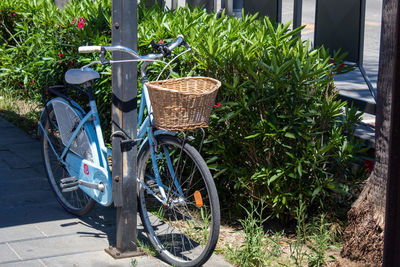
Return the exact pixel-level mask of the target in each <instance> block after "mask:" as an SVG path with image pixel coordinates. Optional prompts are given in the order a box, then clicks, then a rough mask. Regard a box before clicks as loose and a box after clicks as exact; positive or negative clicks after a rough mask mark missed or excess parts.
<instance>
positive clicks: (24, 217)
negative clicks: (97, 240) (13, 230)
mask: <svg viewBox="0 0 400 267" xmlns="http://www.w3.org/2000/svg"><path fill="white" fill-rule="evenodd" d="M70 218H72V215H70V214H69V213H67V212H66V211H64V209H63V208H62V207H61V206H60V204H58V203H57V202H56V201H54V200H52V201H51V202H41V203H37V204H35V205H32V204H31V205H26V206H19V207H15V208H7V207H3V206H1V207H0V228H2V227H10V226H18V225H26V224H31V223H38V222H44V221H55V220H63V219H70Z"/></svg>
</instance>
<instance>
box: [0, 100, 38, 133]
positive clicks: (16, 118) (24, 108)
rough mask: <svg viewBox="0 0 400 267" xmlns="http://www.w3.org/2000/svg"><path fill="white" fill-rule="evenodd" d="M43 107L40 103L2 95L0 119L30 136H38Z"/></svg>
mask: <svg viewBox="0 0 400 267" xmlns="http://www.w3.org/2000/svg"><path fill="white" fill-rule="evenodd" d="M41 109H42V106H41V104H39V103H35V102H29V101H24V100H19V99H14V98H11V97H8V96H2V95H0V117H2V118H3V119H5V120H7V121H9V122H11V123H12V124H14V125H16V126H17V127H18V128H20V129H22V130H23V131H25V132H27V133H28V134H29V135H32V136H36V130H37V125H38V124H37V123H38V121H39V118H40V112H41Z"/></svg>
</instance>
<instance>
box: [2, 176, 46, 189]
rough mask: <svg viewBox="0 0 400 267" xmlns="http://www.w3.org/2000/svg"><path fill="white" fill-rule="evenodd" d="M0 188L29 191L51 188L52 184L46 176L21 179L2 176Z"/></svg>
mask: <svg viewBox="0 0 400 267" xmlns="http://www.w3.org/2000/svg"><path fill="white" fill-rule="evenodd" d="M0 188H7V191H11V192H29V191H37V190H46V191H47V190H49V189H50V184H49V182H48V181H47V179H46V178H45V177H39V176H38V177H30V178H25V177H23V178H21V179H14V178H11V179H7V178H6V177H4V178H0Z"/></svg>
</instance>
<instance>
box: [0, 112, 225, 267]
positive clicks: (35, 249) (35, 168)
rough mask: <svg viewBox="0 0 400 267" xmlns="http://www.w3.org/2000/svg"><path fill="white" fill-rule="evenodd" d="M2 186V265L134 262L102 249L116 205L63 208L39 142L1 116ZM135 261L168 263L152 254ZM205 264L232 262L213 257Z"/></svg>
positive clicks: (109, 238)
mask: <svg viewBox="0 0 400 267" xmlns="http://www.w3.org/2000/svg"><path fill="white" fill-rule="evenodd" d="M0 188H1V189H2V194H1V195H0V202H1V204H2V205H1V206H0V266H29V267H36V266H40V267H43V266H48V267H51V266H63V267H64V266H85V267H86V266H132V265H131V259H122V260H114V259H113V258H112V257H110V256H109V255H108V254H106V253H105V252H104V249H105V248H106V247H108V246H109V245H114V243H115V218H116V215H115V209H114V208H112V207H109V208H104V207H100V206H99V205H96V207H95V208H94V210H93V211H92V212H90V213H89V214H88V215H86V216H84V217H82V218H76V217H74V216H72V215H70V214H69V213H67V212H65V211H64V210H63V208H62V207H61V206H60V205H59V204H58V202H57V201H56V199H55V197H54V196H53V193H52V192H51V189H50V186H49V185H48V182H47V180H46V176H45V174H44V169H43V166H42V162H41V152H40V142H39V141H38V140H36V139H34V138H32V137H30V136H29V135H27V134H26V133H24V132H23V131H22V130H20V129H18V128H16V127H15V126H14V125H12V124H10V123H9V122H7V121H5V120H4V119H2V118H0ZM138 217H139V216H138ZM138 230H139V235H143V229H142V228H141V226H140V225H139V227H138ZM134 259H136V260H137V263H138V264H137V266H149V267H151V266H168V265H167V264H166V263H164V262H162V261H160V260H159V259H157V258H154V257H151V256H141V257H136V258H134ZM205 266H231V265H230V264H228V263H227V262H225V261H224V260H223V259H222V258H221V257H218V256H216V255H213V257H211V259H210V260H209V261H208V262H207V264H206V265H205Z"/></svg>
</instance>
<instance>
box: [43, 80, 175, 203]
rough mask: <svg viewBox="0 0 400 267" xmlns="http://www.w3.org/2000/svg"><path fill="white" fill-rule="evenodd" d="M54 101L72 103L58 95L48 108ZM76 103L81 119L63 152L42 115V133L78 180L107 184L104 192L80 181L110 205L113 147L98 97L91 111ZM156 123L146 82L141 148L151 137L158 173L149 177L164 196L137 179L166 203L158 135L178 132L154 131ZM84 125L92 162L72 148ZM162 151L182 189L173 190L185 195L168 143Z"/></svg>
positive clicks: (140, 121) (140, 118) (140, 117)
mask: <svg viewBox="0 0 400 267" xmlns="http://www.w3.org/2000/svg"><path fill="white" fill-rule="evenodd" d="M54 101H63V102H65V104H66V105H70V104H69V103H68V102H67V101H66V100H64V99H62V98H60V97H58V98H55V99H52V100H50V101H49V102H48V103H47V104H46V105H47V106H48V108H49V107H50V105H52V103H53V102H54ZM72 103H73V108H74V109H75V110H78V111H79V112H77V114H78V115H79V117H80V122H79V124H78V126H77V127H76V129H75V130H74V131H73V133H72V136H71V137H70V139H69V141H68V142H67V144H66V146H65V148H64V149H63V151H62V153H61V155H58V154H57V152H56V150H55V149H54V147H53V144H52V143H51V141H50V138H49V137H48V136H47V134H46V131H45V130H44V127H43V124H42V119H40V122H39V127H40V129H41V130H42V133H43V134H44V135H45V137H46V138H47V140H48V143H49V144H50V147H51V150H52V151H53V153H54V154H55V156H56V157H57V159H58V161H59V162H60V163H62V164H63V165H64V166H65V167H66V169H67V170H68V171H69V173H70V174H71V175H72V176H76V177H78V180H83V181H86V182H89V183H102V184H103V185H104V188H105V189H104V192H99V190H97V189H93V188H88V187H85V186H84V185H79V187H80V188H81V189H82V190H83V191H84V192H85V193H87V194H88V195H89V196H90V197H92V198H93V199H94V200H95V201H97V202H98V203H100V204H101V205H104V206H109V205H111V203H112V188H111V187H112V180H111V170H110V167H109V165H108V161H107V155H109V156H111V150H110V149H107V148H106V146H105V143H104V138H103V133H102V130H101V125H100V119H99V115H98V111H97V107H96V103H95V101H94V100H90V101H89V106H90V111H89V112H88V113H87V114H85V112H84V111H83V109H81V108H80V107H79V105H78V104H77V103H75V102H72ZM145 108H147V116H144V113H145ZM44 112H45V110H44V111H43V113H42V115H41V117H43V115H44ZM152 124H153V114H152V107H151V101H150V97H149V95H148V91H147V87H146V85H145V84H144V83H143V89H142V95H141V99H140V106H139V114H138V125H137V128H138V131H137V136H138V140H141V142H140V146H139V152H140V151H141V150H142V149H143V146H144V145H145V143H146V141H148V142H149V145H150V153H151V161H152V166H153V170H154V176H155V177H149V176H147V177H148V178H149V179H150V180H152V181H154V182H155V183H156V184H157V185H158V192H159V193H160V194H161V197H159V196H158V195H156V194H155V193H154V192H153V191H152V190H151V189H150V188H149V187H148V186H147V185H146V184H145V183H144V182H142V181H141V180H139V179H138V180H137V182H138V183H140V185H141V186H143V188H145V189H146V190H147V191H148V192H149V193H150V194H152V195H153V196H154V197H155V198H156V199H158V200H159V201H160V202H162V203H163V204H165V203H167V201H168V199H167V195H166V193H165V189H168V187H167V186H165V185H164V184H163V183H162V180H161V177H160V174H159V171H158V164H157V157H159V155H160V154H158V155H157V154H156V152H155V151H154V138H155V137H156V136H157V135H160V134H168V135H175V133H173V132H168V131H164V130H156V131H154V132H153V127H152ZM81 129H84V131H85V132H86V134H87V136H88V138H89V141H90V147H91V150H92V152H93V162H90V161H88V160H86V159H82V158H81V157H79V156H78V155H76V154H75V153H73V152H71V150H70V148H71V145H72V143H73V141H74V140H75V138H76V137H77V136H78V134H79V132H80V131H81ZM160 153H164V157H165V161H166V164H167V167H168V170H169V173H170V175H171V177H173V182H174V185H175V188H176V189H177V191H178V192H174V191H172V193H173V194H175V196H177V197H180V198H183V192H182V189H181V186H180V184H179V182H178V179H177V178H176V177H175V171H174V168H173V165H172V161H171V157H170V153H169V151H168V149H167V147H165V146H164V147H163V151H162V152H160Z"/></svg>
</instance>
